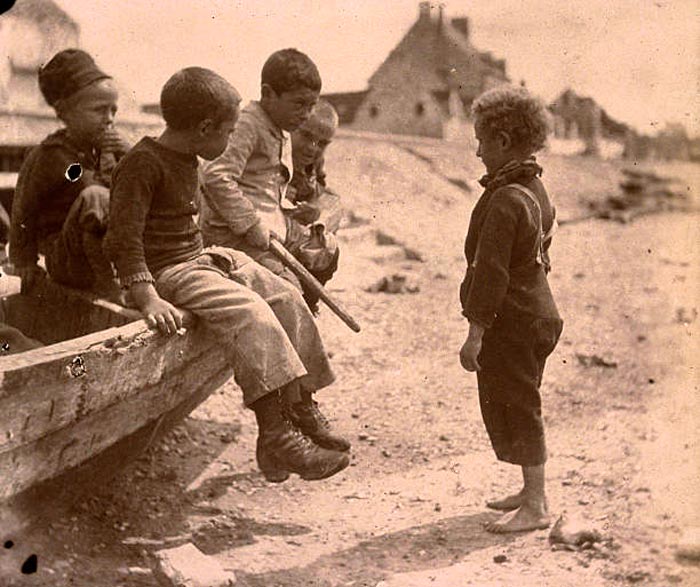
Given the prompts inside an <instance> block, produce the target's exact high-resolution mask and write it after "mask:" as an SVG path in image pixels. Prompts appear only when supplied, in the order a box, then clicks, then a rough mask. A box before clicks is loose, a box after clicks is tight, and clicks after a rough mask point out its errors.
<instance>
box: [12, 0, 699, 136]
mask: <svg viewBox="0 0 700 587" xmlns="http://www.w3.org/2000/svg"><path fill="white" fill-rule="evenodd" d="M19 1H20V2H21V0H19ZM56 2H57V3H58V4H59V5H60V6H61V7H62V8H63V9H64V10H65V11H66V12H68V13H69V14H70V15H71V16H72V17H73V18H74V19H75V20H77V21H78V23H79V24H80V26H81V43H82V46H83V48H85V49H87V50H88V51H91V52H92V53H93V55H94V56H95V58H96V60H97V61H98V63H99V64H100V66H102V68H103V69H106V70H107V71H108V72H109V73H111V74H112V75H114V76H115V77H116V78H117V79H118V80H119V81H121V82H122V83H123V84H124V86H125V87H127V88H129V90H131V91H132V92H133V94H134V97H135V99H136V100H137V101H138V102H157V100H158V96H159V92H160V87H161V86H162V85H163V83H164V82H165V81H166V80H167V78H168V77H169V76H170V75H171V74H172V73H174V72H175V71H176V70H178V69H180V68H182V67H186V66H189V65H201V66H204V67H209V68H211V69H214V70H215V71H217V72H219V73H221V74H222V75H224V76H225V77H226V78H227V79H229V81H231V82H232V83H233V85H234V86H236V88H237V89H238V90H239V91H240V92H241V94H242V95H243V97H244V98H245V99H254V98H257V97H258V93H259V83H260V82H259V80H260V69H261V67H262V64H263V63H264V61H265V59H266V58H267V57H268V55H269V54H270V53H272V52H273V51H275V50H277V49H281V48H284V47H296V48H297V49H299V50H301V51H304V52H305V53H307V54H308V55H309V56H310V57H311V58H312V59H313V60H314V61H315V62H316V64H317V65H318V67H319V70H320V72H321V75H322V77H323V82H324V87H323V91H324V92H335V91H351V90H362V89H365V88H366V83H367V80H368V78H369V77H370V76H371V75H372V73H373V72H374V71H375V69H376V68H377V67H378V66H379V65H380V64H381V63H382V61H383V60H384V59H385V58H386V56H387V55H388V54H389V52H390V51H391V49H393V48H394V47H395V46H396V45H397V44H398V42H399V41H400V40H401V38H402V37H403V35H404V34H405V33H406V32H407V31H408V29H409V28H410V27H411V25H412V24H413V22H414V21H415V20H416V18H417V16H418V4H419V2H418V0H286V2H282V1H277V0H275V1H273V0H245V1H244V0H196V1H187V0H121V1H119V2H115V1H114V0H56ZM443 4H444V7H445V15H446V18H452V17H457V16H467V17H469V19H470V28H471V39H472V42H473V44H474V45H475V47H476V48H477V49H479V50H482V51H490V52H492V53H493V54H494V55H495V56H496V57H499V58H505V59H506V61H507V73H508V75H509V76H510V78H511V79H512V80H513V81H515V82H520V80H523V79H524V80H525V82H526V84H527V87H528V88H530V90H531V91H533V92H535V93H537V94H539V95H540V96H541V97H543V98H545V99H546V100H552V99H554V98H555V97H556V96H557V95H558V94H559V93H560V92H561V91H563V90H564V89H566V88H567V87H571V88H573V89H574V90H575V91H577V92H578V93H580V94H583V95H588V96H591V97H593V98H594V99H595V100H596V101H597V102H598V103H599V104H600V105H601V106H603V108H605V110H606V111H607V112H608V113H609V114H610V115H611V116H612V117H613V118H616V119H617V120H621V121H623V122H626V123H628V124H631V125H632V126H634V127H635V128H637V129H638V130H640V131H642V132H645V133H648V134H654V133H655V132H656V131H657V130H659V129H660V128H662V127H663V126H664V125H665V123H666V122H680V123H683V124H684V125H685V126H686V128H688V129H689V130H690V131H691V133H692V134H695V135H699V134H700V108H699V107H698V95H700V2H698V0H568V1H564V0H490V1H489V2H485V1H484V0H478V1H477V0H472V1H466V0H452V1H447V2H444V3H443Z"/></svg>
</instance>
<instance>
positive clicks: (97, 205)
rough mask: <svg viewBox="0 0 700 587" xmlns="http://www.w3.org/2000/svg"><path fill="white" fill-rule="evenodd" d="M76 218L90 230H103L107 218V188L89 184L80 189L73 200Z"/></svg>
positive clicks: (82, 225)
mask: <svg viewBox="0 0 700 587" xmlns="http://www.w3.org/2000/svg"><path fill="white" fill-rule="evenodd" d="M74 205H75V206H77V210H76V213H77V216H78V218H77V220H78V223H79V224H80V226H81V227H83V228H84V229H85V230H88V231H90V232H103V231H104V230H106V228H107V220H108V218H109V190H108V189H107V188H106V187H104V186H101V185H91V186H88V187H86V188H84V189H83V190H81V192H80V194H79V195H78V198H77V199H76V201H75V204H74Z"/></svg>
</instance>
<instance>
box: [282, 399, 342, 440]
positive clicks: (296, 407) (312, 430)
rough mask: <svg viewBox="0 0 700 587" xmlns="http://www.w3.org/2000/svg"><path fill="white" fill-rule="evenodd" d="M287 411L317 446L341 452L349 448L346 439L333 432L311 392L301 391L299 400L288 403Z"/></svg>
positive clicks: (294, 422)
mask: <svg viewBox="0 0 700 587" xmlns="http://www.w3.org/2000/svg"><path fill="white" fill-rule="evenodd" d="M288 411H289V419H290V420H291V421H292V423H293V424H295V425H296V426H298V427H299V429H300V430H301V431H302V432H303V433H304V435H305V436H308V437H309V438H310V439H311V440H313V441H314V442H315V443H316V444H317V445H318V446H320V447H323V448H327V449H329V450H337V451H341V452H346V451H349V450H350V446H351V445H350V442H349V441H348V440H346V439H345V438H343V437H342V436H338V435H336V434H333V429H332V428H331V424H330V422H329V421H328V419H327V418H326V417H325V416H324V415H323V412H321V410H320V409H319V407H318V402H317V401H314V399H313V394H312V393H311V392H309V391H301V402H297V403H292V404H289V407H288Z"/></svg>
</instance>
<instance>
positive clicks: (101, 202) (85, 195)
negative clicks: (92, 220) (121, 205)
mask: <svg viewBox="0 0 700 587" xmlns="http://www.w3.org/2000/svg"><path fill="white" fill-rule="evenodd" d="M78 198H79V199H80V200H82V202H83V204H84V205H87V206H94V207H99V208H104V209H109V189H108V188H106V187H105V186H103V185H89V186H88V187H86V188H83V189H82V190H80V194H78Z"/></svg>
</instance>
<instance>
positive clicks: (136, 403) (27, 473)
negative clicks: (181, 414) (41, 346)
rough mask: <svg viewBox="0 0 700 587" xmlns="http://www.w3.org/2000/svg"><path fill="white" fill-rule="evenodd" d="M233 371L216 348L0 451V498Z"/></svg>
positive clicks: (67, 466)
mask: <svg viewBox="0 0 700 587" xmlns="http://www.w3.org/2000/svg"><path fill="white" fill-rule="evenodd" d="M231 374H232V371H231V369H230V368H229V367H228V366H227V365H226V363H225V361H224V360H223V357H222V356H221V354H220V353H219V352H217V351H216V350H215V349H212V355H210V356H209V357H207V358H204V357H202V360H201V361H200V362H198V363H196V364H189V363H188V364H184V363H183V365H182V367H181V368H180V369H179V370H178V371H177V372H174V373H171V374H170V375H169V377H167V378H165V379H161V380H160V381H159V382H157V383H155V384H150V385H145V386H143V387H142V388H141V389H140V390H139V392H138V393H137V394H135V395H133V396H131V397H129V398H127V399H124V400H122V401H119V402H117V403H114V404H112V405H111V406H108V407H106V408H105V409H103V410H100V411H97V412H94V413H92V414H90V415H89V416H86V417H85V418H83V419H82V420H79V421H76V422H73V423H72V424H71V425H69V426H66V427H64V428H61V429H59V430H57V431H55V432H53V433H51V434H48V435H45V436H42V437H41V438H39V439H38V440H36V441H34V442H31V443H28V444H24V445H22V446H19V447H17V448H15V449H14V450H11V451H8V452H5V453H2V454H0V501H2V500H3V499H7V498H9V497H11V496H13V495H15V494H17V493H19V492H21V491H23V490H25V489H27V488H29V487H30V486H31V485H32V484H34V483H36V482H40V481H43V480H46V479H49V478H51V477H54V476H56V475H59V474H60V473H62V472H63V471H65V470H68V469H70V468H72V467H76V466H78V465H80V464H81V463H83V462H84V461H87V460H88V459H89V458H90V457H92V456H94V455H96V454H98V453H100V452H101V451H103V450H104V449H106V448H108V447H109V446H111V445H113V444H114V443H116V442H117V441H118V440H119V439H120V438H122V437H124V436H126V435H128V434H131V433H133V432H135V431H137V430H138V429H139V428H141V427H143V426H145V425H146V424H148V422H150V421H152V420H154V419H156V418H158V417H159V416H160V415H161V414H163V413H165V412H168V411H169V410H171V409H173V408H174V407H175V406H177V405H178V404H179V403H180V402H182V401H184V400H186V399H187V397H189V396H190V395H192V394H193V393H197V392H198V391H199V390H201V389H206V390H208V391H209V393H211V392H213V391H214V390H215V389H216V388H217V387H219V386H220V385H221V384H222V383H224V382H225V381H226V380H227V379H228V378H229V377H230V376H231Z"/></svg>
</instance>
